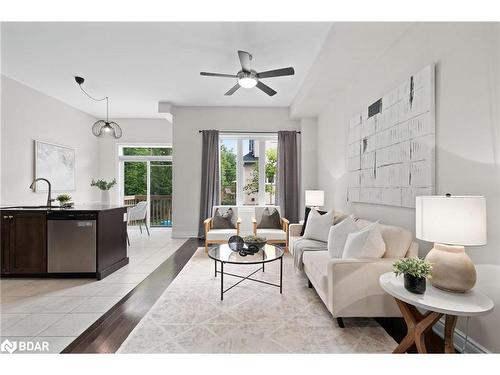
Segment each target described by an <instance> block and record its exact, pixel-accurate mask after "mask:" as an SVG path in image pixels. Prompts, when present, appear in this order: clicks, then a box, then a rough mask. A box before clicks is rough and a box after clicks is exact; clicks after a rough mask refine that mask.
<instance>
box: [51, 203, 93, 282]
mask: <svg viewBox="0 0 500 375" xmlns="http://www.w3.org/2000/svg"><path fill="white" fill-rule="evenodd" d="M96 222H97V214H96V213H93V212H74V211H73V212H72V211H50V212H49V213H48V214H47V271H48V272H52V273H84V272H96V269H97V264H96V249H97V242H96V240H97V228H96Z"/></svg>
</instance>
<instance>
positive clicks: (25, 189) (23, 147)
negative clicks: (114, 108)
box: [0, 75, 99, 205]
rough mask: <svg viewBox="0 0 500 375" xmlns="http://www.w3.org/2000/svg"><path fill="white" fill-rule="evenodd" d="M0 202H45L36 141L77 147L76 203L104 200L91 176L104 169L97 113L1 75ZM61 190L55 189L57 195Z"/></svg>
mask: <svg viewBox="0 0 500 375" xmlns="http://www.w3.org/2000/svg"><path fill="white" fill-rule="evenodd" d="M1 80H2V92H1V102H2V104H1V106H2V113H1V122H2V123H1V136H2V137H1V174H0V176H1V186H2V188H1V192H2V195H1V199H0V200H1V204H2V205H10V204H45V200H46V197H47V194H46V193H43V192H40V193H34V192H32V191H31V190H30V189H29V186H30V184H31V182H32V181H33V178H34V174H35V172H34V142H33V141H34V140H35V139H36V140H41V141H47V142H51V143H57V144H61V145H65V146H69V147H74V148H75V149H76V178H75V179H76V190H75V191H69V192H68V193H69V194H70V195H71V196H72V197H73V200H74V202H76V203H89V202H93V201H97V200H99V195H98V192H97V191H95V190H94V189H91V187H90V180H91V179H92V177H93V176H95V175H97V172H98V169H99V147H98V139H97V138H96V137H94V136H93V135H92V132H91V127H92V124H93V123H94V121H95V118H94V117H92V116H90V115H88V114H86V113H83V112H81V111H79V110H77V109H75V108H73V107H70V106H69V105H67V104H65V103H63V102H61V101H59V100H56V99H54V98H51V97H49V96H47V95H45V94H42V93H40V92H38V91H35V90H33V89H31V88H29V87H27V86H25V85H23V84H21V83H19V82H17V81H14V80H12V79H10V78H8V77H6V76H3V75H2V78H1ZM56 195H57V193H54V194H53V196H54V197H55V196H56Z"/></svg>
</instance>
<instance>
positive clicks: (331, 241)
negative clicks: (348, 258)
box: [328, 216, 359, 258]
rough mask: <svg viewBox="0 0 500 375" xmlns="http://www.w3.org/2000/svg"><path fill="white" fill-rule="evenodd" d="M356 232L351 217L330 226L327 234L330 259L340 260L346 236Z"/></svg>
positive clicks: (356, 228) (356, 227) (356, 229)
mask: <svg viewBox="0 0 500 375" xmlns="http://www.w3.org/2000/svg"><path fill="white" fill-rule="evenodd" d="M358 230H359V229H358V226H357V225H356V222H355V221H354V217H352V216H349V217H348V218H347V219H344V220H342V221H341V222H340V223H337V224H335V225H334V226H332V227H331V228H330V232H329V233H328V254H329V255H330V258H342V253H343V252H344V246H345V242H346V240H347V235H348V234H349V233H352V232H356V231H358Z"/></svg>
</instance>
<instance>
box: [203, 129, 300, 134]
mask: <svg viewBox="0 0 500 375" xmlns="http://www.w3.org/2000/svg"><path fill="white" fill-rule="evenodd" d="M202 131H203V130H198V133H201V132H202ZM295 132H296V133H297V134H301V132H300V130H296V131H295ZM219 133H234V134H277V133H278V132H247V131H243V130H219Z"/></svg>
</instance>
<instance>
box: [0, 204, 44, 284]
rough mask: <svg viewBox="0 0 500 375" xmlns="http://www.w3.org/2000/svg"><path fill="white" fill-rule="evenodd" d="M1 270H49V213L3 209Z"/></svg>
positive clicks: (11, 271) (13, 271)
mask: <svg viewBox="0 0 500 375" xmlns="http://www.w3.org/2000/svg"><path fill="white" fill-rule="evenodd" d="M1 219H2V221H1V223H2V228H1V234H2V238H1V250H2V273H3V274H9V273H12V274H22V273H31V274H36V273H45V272H47V213H46V212H45V211H43V212H34V211H32V212H20V211H2V212H1Z"/></svg>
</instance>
